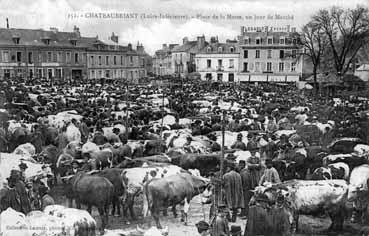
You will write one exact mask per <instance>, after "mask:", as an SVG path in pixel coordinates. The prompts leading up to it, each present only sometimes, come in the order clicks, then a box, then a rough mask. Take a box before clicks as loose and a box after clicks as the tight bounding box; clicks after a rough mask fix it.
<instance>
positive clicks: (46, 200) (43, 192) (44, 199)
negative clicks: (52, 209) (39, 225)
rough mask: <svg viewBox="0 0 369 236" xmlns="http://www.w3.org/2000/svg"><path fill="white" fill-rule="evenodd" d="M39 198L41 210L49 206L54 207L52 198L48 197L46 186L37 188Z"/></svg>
mask: <svg viewBox="0 0 369 236" xmlns="http://www.w3.org/2000/svg"><path fill="white" fill-rule="evenodd" d="M38 191H39V196H40V198H41V209H42V210H44V209H45V207H47V206H49V205H55V201H54V198H52V197H51V196H50V195H49V191H48V189H47V187H46V186H43V185H42V186H40V188H39V190H38Z"/></svg>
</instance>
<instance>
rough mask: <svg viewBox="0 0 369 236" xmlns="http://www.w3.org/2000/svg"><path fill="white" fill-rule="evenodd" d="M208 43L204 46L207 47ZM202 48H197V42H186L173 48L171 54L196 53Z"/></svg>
mask: <svg viewBox="0 0 369 236" xmlns="http://www.w3.org/2000/svg"><path fill="white" fill-rule="evenodd" d="M207 45H208V43H207V42H205V46H207ZM201 49H202V48H200V49H199V48H198V46H197V41H188V42H186V43H185V44H182V45H178V46H176V47H174V48H173V50H172V52H173V53H176V52H188V53H198V52H199V51H200V50H201Z"/></svg>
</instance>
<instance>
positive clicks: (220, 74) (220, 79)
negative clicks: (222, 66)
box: [217, 73, 223, 81]
mask: <svg viewBox="0 0 369 236" xmlns="http://www.w3.org/2000/svg"><path fill="white" fill-rule="evenodd" d="M217 79H218V81H222V80H223V74H222V73H219V74H218V75H217Z"/></svg>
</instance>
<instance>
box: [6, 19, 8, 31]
mask: <svg viewBox="0 0 369 236" xmlns="http://www.w3.org/2000/svg"><path fill="white" fill-rule="evenodd" d="M6 28H7V29H9V19H8V18H6Z"/></svg>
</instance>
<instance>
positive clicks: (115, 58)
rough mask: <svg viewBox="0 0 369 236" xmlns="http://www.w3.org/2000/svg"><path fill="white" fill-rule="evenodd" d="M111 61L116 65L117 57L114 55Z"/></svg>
mask: <svg viewBox="0 0 369 236" xmlns="http://www.w3.org/2000/svg"><path fill="white" fill-rule="evenodd" d="M113 61H114V65H116V64H117V57H116V56H114V57H113Z"/></svg>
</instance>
